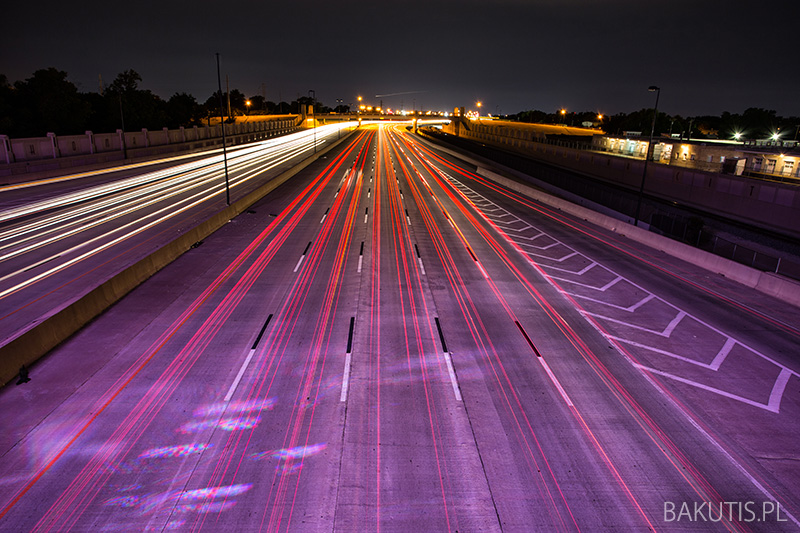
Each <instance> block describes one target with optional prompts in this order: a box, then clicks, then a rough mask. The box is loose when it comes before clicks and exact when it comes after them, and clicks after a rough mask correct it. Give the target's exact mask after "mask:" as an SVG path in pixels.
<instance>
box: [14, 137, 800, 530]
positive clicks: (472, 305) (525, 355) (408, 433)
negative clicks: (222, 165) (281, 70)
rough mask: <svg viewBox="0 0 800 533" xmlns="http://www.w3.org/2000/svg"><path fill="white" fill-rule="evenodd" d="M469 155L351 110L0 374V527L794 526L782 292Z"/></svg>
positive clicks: (799, 516) (799, 497)
mask: <svg viewBox="0 0 800 533" xmlns="http://www.w3.org/2000/svg"><path fill="white" fill-rule="evenodd" d="M255 165H256V166H254V167H253V169H252V172H253V174H254V175H255V174H257V173H258V172H260V170H258V166H257V163H256V164H255ZM482 170H483V169H477V168H476V167H475V166H473V165H471V164H469V163H465V162H464V161H462V160H460V159H458V158H457V157H454V156H452V155H449V154H448V153H445V152H443V151H441V150H439V149H438V148H436V147H435V146H434V145H432V144H430V143H429V142H428V141H425V140H424V139H423V138H422V137H420V136H418V135H415V134H412V133H411V132H409V131H408V130H407V129H406V127H405V126H404V125H372V126H367V127H362V128H359V129H358V130H356V132H355V133H353V134H352V135H351V137H350V138H348V139H347V140H346V141H345V142H343V143H342V144H341V145H339V146H338V147H337V148H336V149H334V150H332V151H331V152H329V153H328V154H327V156H326V157H325V158H320V159H319V160H318V161H316V162H315V163H314V164H312V165H310V166H309V167H308V168H306V169H304V170H303V171H302V172H300V173H299V174H297V175H296V176H295V177H293V178H292V179H291V180H290V181H289V182H287V183H285V184H284V185H282V186H280V187H279V188H278V189H276V190H275V191H273V192H272V193H270V194H269V195H268V196H266V197H265V198H264V199H262V200H261V201H259V202H257V203H256V204H255V205H253V206H252V208H251V209H250V211H249V212H247V213H243V214H242V215H240V216H239V217H236V218H235V219H233V220H232V221H231V223H229V224H227V225H225V226H224V227H223V228H222V229H220V230H219V231H217V232H216V233H214V234H213V235H212V236H211V237H209V238H208V239H206V240H205V242H204V243H203V244H202V245H201V246H199V247H197V248H195V249H192V250H190V251H188V252H187V253H186V254H184V255H183V256H181V257H180V258H179V259H178V260H176V261H175V262H174V263H173V264H171V265H169V266H168V267H166V268H165V269H163V270H162V271H160V272H158V273H157V274H156V275H155V276H153V277H152V278H151V279H150V280H148V281H147V282H145V283H144V284H142V285H141V286H140V287H138V288H137V289H136V290H134V291H133V292H132V293H131V294H129V295H128V296H126V297H125V298H124V299H123V300H122V301H121V302H119V303H118V304H117V305H115V306H114V307H113V308H111V309H110V310H109V311H107V312H106V313H104V314H103V315H102V316H101V317H99V318H97V319H96V320H94V321H93V322H92V323H90V324H89V325H87V326H86V327H85V328H84V329H82V330H81V331H80V332H79V333H78V334H76V335H75V336H73V337H72V338H71V339H69V340H68V341H67V342H65V343H63V344H62V345H61V346H59V347H58V348H57V349H55V350H53V352H52V353H50V354H48V356H47V357H46V358H44V359H43V360H42V361H41V362H40V363H38V364H37V365H36V366H35V367H34V368H33V371H32V372H31V381H30V382H29V383H25V384H22V385H18V386H15V385H10V386H7V387H5V388H3V389H0V427H2V428H3V431H2V432H0V531H37V532H38V531H93V532H100V531H102V532H106V531H303V532H305V531H313V532H317V531H336V532H351V531H384V532H390V531H391V532H394V531H396V532H408V531H446V532H472V531H524V532H527V531H548V532H550V531H592V532H593V531H687V530H690V531H797V530H799V529H800V522H798V520H800V466H798V465H800V462H798V459H800V444H799V443H798V439H797V435H798V434H800V416H799V415H800V380H799V379H798V378H799V377H800V373H799V372H800V361H798V358H797V356H798V353H800V351H798V347H800V330H798V327H797V324H800V310H798V309H796V308H793V307H791V306H788V305H785V304H782V303H780V302H778V301H776V300H770V299H767V297H765V296H763V295H760V294H758V293H756V292H754V291H751V290H749V289H745V288H743V287H740V286H737V285H736V284H734V283H732V282H730V281H728V280H725V279H724V278H721V277H720V276H712V275H710V274H709V273H708V272H705V271H702V270H700V269H698V268H696V267H694V266H693V265H689V264H686V263H682V262H679V261H677V260H674V259H671V258H670V257H668V256H666V255H664V254H661V253H659V252H657V251H655V250H651V249H646V248H644V247H642V246H640V245H635V244H633V243H631V242H629V241H626V240H625V239H624V238H623V237H620V236H618V235H614V234H611V233H610V232H607V231H604V230H601V229H599V228H596V227H593V226H591V225H589V224H587V223H585V222H584V221H582V220H579V219H575V218H572V217H569V216H567V215H565V214H563V213H561V212H559V211H556V210H553V209H551V208H549V207H547V206H546V205H542V204H539V203H537V202H534V201H533V200H530V199H529V198H527V197H525V196H523V195H521V194H519V193H517V192H513V191H511V190H509V189H506V188H505V187H502V186H500V185H497V184H496V183H494V182H492V181H490V180H488V179H487V178H486V177H485V175H486V172H483V171H482ZM167 172H168V173H169V172H170V171H167ZM246 172H247V171H244V170H242V173H246ZM189 173H190V174H191V172H189ZM216 176H218V171H217V174H216ZM189 179H191V178H189ZM218 181H219V180H218V179H217V182H218ZM158 183H161V182H158ZM215 183H216V182H215ZM170 185H175V186H176V187H177V185H178V183H177V182H176V183H172V182H170ZM216 187H219V185H216ZM134 190H136V191H138V190H139V189H138V188H135V189H134ZM214 190H215V191H216V193H217V197H219V189H218V188H217V189H214ZM126 191H127V189H126ZM126 191H119V192H116V193H115V195H125V194H127V192H126ZM153 194H156V195H157V196H158V195H159V194H161V195H164V196H166V194H165V193H163V192H157V191H156V192H153ZM184 194H187V195H190V194H191V193H188V192H186V193H181V195H179V196H177V197H176V200H173V201H174V202H178V201H181V200H177V198H180V199H183V198H188V197H189V196H184ZM115 195H111V196H110V197H109V198H116V196H115ZM165 200H166V198H165ZM104 201H105V200H104V199H94V200H92V201H91V202H92V203H91V204H90V205H93V206H98V205H100V204H101V203H102V202H104ZM95 202H96V203H95ZM167 204H169V202H165V203H164V204H161V208H162V209H169V207H168V205H167ZM85 205H86V202H78V203H76V204H75V205H74V206H73V208H72V209H81V208H82V207H83V206H85ZM24 206H25V203H24V202H21V203H20V205H19V206H18V208H19V209H23V208H24ZM108 209H111V210H114V209H123V208H122V207H119V208H116V207H109V208H108ZM57 212H60V210H57ZM113 212H114V213H117V211H113ZM26 216H27V215H26ZM94 216H100V215H97V214H95V215H94ZM135 219H136V220H138V215H130V218H125V216H122V218H121V219H120V220H118V221H117V222H115V224H117V225H119V224H125V223H127V222H133V221H134V220H135ZM136 223H137V224H138V223H146V221H142V222H136ZM69 224H70V222H67V221H62V220H54V221H53V226H52V228H53V231H54V235H59V234H65V235H66V234H67V233H69V231H70V230H69V229H67V228H69V227H72V226H69ZM46 234H48V233H47V231H38V230H35V231H33V232H32V234H31V235H35V236H36V238H35V239H34V240H32V242H42V239H45V238H46V237H45V235H46ZM109 238H111V237H109ZM74 239H75V240H74V241H71V240H69V239H65V241H67V244H66V245H65V246H67V248H69V247H70V246H72V247H76V246H80V243H81V242H82V240H84V239H85V238H84V237H80V236H79V235H75V236H74ZM16 249H17V248H13V247H12V248H10V249H9V250H10V251H8V252H6V253H13V250H16ZM74 253H76V254H77V253H80V252H79V251H75V252H74ZM45 256H46V253H45V255H42V256H40V257H41V258H40V259H38V260H44V259H46V257H45ZM20 268H21V267H20ZM18 269H19V268H18ZM4 283H11V281H8V282H6V281H5V280H4ZM17 283H21V282H19V281H17ZM4 287H5V286H4ZM4 290H8V289H7V288H5V289H4ZM39 290H41V289H39ZM31 294H32V295H35V294H36V292H35V291H33V292H31Z"/></svg>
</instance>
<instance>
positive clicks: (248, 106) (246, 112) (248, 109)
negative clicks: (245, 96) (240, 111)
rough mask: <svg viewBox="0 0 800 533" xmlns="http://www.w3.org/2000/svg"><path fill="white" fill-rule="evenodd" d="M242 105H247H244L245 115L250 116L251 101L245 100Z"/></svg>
mask: <svg viewBox="0 0 800 533" xmlns="http://www.w3.org/2000/svg"><path fill="white" fill-rule="evenodd" d="M244 105H245V106H247V107H245V115H247V116H250V106H251V105H253V102H251V101H250V100H245V102H244Z"/></svg>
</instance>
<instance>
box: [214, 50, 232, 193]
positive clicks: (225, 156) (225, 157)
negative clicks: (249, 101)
mask: <svg viewBox="0 0 800 533" xmlns="http://www.w3.org/2000/svg"><path fill="white" fill-rule="evenodd" d="M227 80H228V77H227V76H225V81H226V82H227ZM217 86H218V87H219V124H220V126H222V160H223V161H224V162H225V202H226V203H227V204H228V205H231V190H230V183H229V181H228V151H227V148H226V145H227V142H226V139H225V117H224V116H223V115H224V111H225V108H224V105H223V101H222V79H221V78H220V76H219V52H217ZM230 102H231V101H230V94H229V95H228V110H229V111H228V112H230Z"/></svg>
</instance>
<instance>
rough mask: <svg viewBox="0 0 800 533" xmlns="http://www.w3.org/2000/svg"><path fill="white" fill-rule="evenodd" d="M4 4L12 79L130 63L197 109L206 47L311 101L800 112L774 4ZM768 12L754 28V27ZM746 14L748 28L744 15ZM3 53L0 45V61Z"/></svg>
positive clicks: (80, 74) (210, 83)
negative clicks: (656, 104)
mask: <svg viewBox="0 0 800 533" xmlns="http://www.w3.org/2000/svg"><path fill="white" fill-rule="evenodd" d="M35 6H36V11H35V12H33V11H28V9H31V8H28V7H26V6H24V4H22V3H18V2H14V3H12V5H11V6H8V7H6V8H5V9H4V15H5V16H6V19H7V20H10V21H13V23H11V24H7V31H4V32H3V34H2V37H1V39H2V42H0V44H1V45H2V46H3V49H4V50H6V52H7V53H6V54H5V56H6V58H5V59H4V61H3V67H2V68H4V69H5V71H4V72H2V73H4V74H6V75H7V76H8V77H9V78H10V79H11V80H12V81H13V80H16V79H24V78H26V77H28V76H30V74H31V73H32V72H33V71H34V70H36V69H39V68H46V67H49V66H53V67H56V68H59V69H61V70H66V71H67V72H68V73H69V78H70V80H71V81H73V82H74V83H77V84H79V86H80V87H81V89H82V90H86V91H88V90H96V89H97V84H98V75H102V77H103V80H104V81H106V82H108V81H111V80H112V79H113V78H114V77H115V76H116V74H118V73H119V72H121V71H123V70H126V69H129V68H133V69H135V70H137V71H138V72H139V73H140V74H141V75H142V78H143V85H144V86H145V87H146V88H149V89H151V90H153V91H154V92H156V93H157V94H160V95H161V96H163V97H169V96H170V95H171V94H173V93H175V92H182V91H186V92H189V93H191V94H193V95H195V96H196V97H197V98H198V99H200V100H205V98H206V97H208V96H209V95H210V94H211V93H212V92H213V91H214V90H215V89H216V67H215V61H214V53H215V52H220V53H221V57H222V65H223V69H222V70H223V73H227V74H228V76H229V78H230V81H231V86H232V87H235V88H238V89H239V90H241V91H243V92H245V93H246V94H248V95H252V94H257V93H260V92H261V88H262V86H264V87H265V88H266V92H267V97H268V98H269V99H272V100H277V99H278V97H279V96H280V97H282V98H283V99H284V100H290V99H294V98H295V97H297V96H298V95H303V94H307V92H308V90H309V89H314V90H315V91H316V94H317V96H318V98H320V99H321V100H322V101H324V102H326V103H329V104H330V103H334V102H335V101H336V99H339V98H341V99H343V100H344V101H345V102H346V103H348V102H352V101H354V100H355V98H356V96H357V95H359V94H360V95H363V96H365V97H372V96H374V95H375V94H389V93H399V92H409V91H419V93H418V94H416V95H405V96H400V97H392V98H389V99H387V100H389V101H387V102H385V105H392V106H395V107H398V106H400V105H401V102H402V104H403V105H404V106H405V107H410V106H411V105H414V104H416V105H417V107H419V106H420V105H424V106H425V107H433V108H441V109H452V108H453V107H455V106H458V105H466V106H469V105H471V103H472V102H474V101H475V100H478V99H480V100H482V101H483V102H485V104H486V109H487V110H489V111H494V110H500V111H502V112H516V111H519V110H523V109H530V108H538V109H543V110H548V111H549V110H553V109H556V108H559V107H567V108H569V109H576V110H589V109H595V110H598V111H602V112H604V113H613V112H617V111H631V110H636V109H640V108H643V107H648V106H651V105H652V94H650V93H648V92H647V87H648V86H649V85H653V84H655V85H659V86H661V87H662V93H661V98H662V99H661V106H663V108H664V110H665V111H666V112H669V113H674V114H684V115H692V114H705V113H709V114H712V113H713V114H716V113H720V112H722V111H725V110H728V111H731V112H741V111H743V110H744V109H745V108H747V107H766V108H770V109H775V110H777V111H778V112H779V113H780V114H783V115H800V102H799V101H798V99H797V97H796V92H797V89H796V88H797V86H798V83H799V82H800V74H798V69H797V68H796V66H795V62H796V55H795V54H793V52H792V48H791V46H790V43H789V42H785V39H784V38H785V36H782V35H780V34H776V33H775V32H776V31H777V30H776V29H779V28H781V20H782V19H781V16H782V14H783V13H785V14H786V15H788V14H789V13H790V10H794V9H796V8H794V7H792V4H790V3H789V2H788V1H778V2H773V3H772V4H770V6H771V8H770V10H769V12H768V13H767V14H766V15H764V14H760V15H759V16H758V17H755V15H754V6H753V4H752V2H744V1H741V0H728V1H722V0H673V1H671V2H661V3H652V2H641V1H634V0H605V1H602V2H600V1H596V0H499V1H498V0H493V1H478V0H427V1H419V0H409V1H390V2H387V1H374V0H373V1H370V2H366V1H362V0H343V1H337V2H330V1H324V2H323V1H318V0H307V1H306V2H262V1H259V2H252V1H251V2H247V1H245V2H207V1H203V0H198V1H195V2H191V3H176V2H160V3H156V2H137V3H126V4H122V3H108V2H97V1H94V0H86V1H83V2H78V3H69V4H68V3H64V2H52V1H48V0H45V1H43V2H39V3H36V4H35ZM763 16H767V17H768V18H769V19H770V20H771V21H772V22H770V21H769V20H763V19H762V17H763ZM756 19H757V20H756ZM9 51H10V52H9Z"/></svg>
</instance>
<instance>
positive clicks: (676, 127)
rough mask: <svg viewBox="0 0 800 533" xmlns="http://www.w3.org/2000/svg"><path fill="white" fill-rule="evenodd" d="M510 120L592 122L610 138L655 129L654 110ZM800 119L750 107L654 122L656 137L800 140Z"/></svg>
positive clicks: (533, 114)
mask: <svg viewBox="0 0 800 533" xmlns="http://www.w3.org/2000/svg"><path fill="white" fill-rule="evenodd" d="M508 118H509V119H510V120H516V121H519V122H533V123H539V124H566V125H568V126H581V125H584V124H588V123H591V124H592V125H594V126H595V127H598V128H600V129H602V130H603V131H604V132H605V133H607V134H609V135H622V134H623V132H626V131H638V132H641V133H642V134H643V135H649V134H650V129H651V128H652V127H653V108H650V109H641V110H639V111H634V112H632V113H618V114H616V115H608V116H600V115H598V113H597V112H595V111H582V112H564V113H562V112H561V110H557V111H554V112H552V113H548V112H545V111H539V110H530V111H523V112H520V113H517V114H516V115H510V116H509V117H508ZM799 130H800V117H781V116H778V114H777V113H776V112H775V111H774V110H768V109H761V108H757V107H751V108H748V109H746V110H745V111H744V112H743V113H729V112H724V113H722V114H721V115H719V116H714V115H703V116H695V117H683V116H680V115H669V114H667V113H663V112H659V113H658V116H657V117H656V121H655V130H654V133H655V135H657V136H659V135H666V136H670V135H679V136H681V137H682V138H684V139H687V138H689V137H691V138H692V139H734V138H736V134H739V136H740V138H742V139H769V138H772V137H773V135H776V134H777V135H778V136H779V138H780V139H782V140H792V139H797V140H800V135H799V134H798V133H800V131H799Z"/></svg>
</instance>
